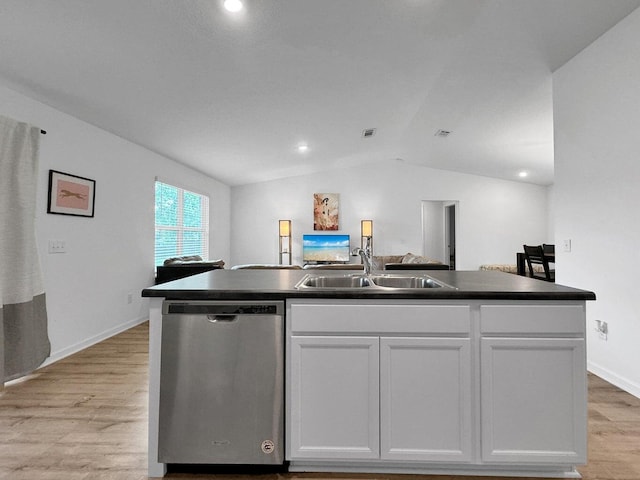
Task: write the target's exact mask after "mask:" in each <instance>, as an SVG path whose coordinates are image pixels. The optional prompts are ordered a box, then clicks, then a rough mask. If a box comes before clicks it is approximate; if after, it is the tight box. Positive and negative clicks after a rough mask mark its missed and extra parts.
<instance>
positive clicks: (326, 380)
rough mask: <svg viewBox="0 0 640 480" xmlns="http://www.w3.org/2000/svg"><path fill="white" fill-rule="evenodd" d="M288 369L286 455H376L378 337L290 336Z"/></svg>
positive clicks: (307, 456)
mask: <svg viewBox="0 0 640 480" xmlns="http://www.w3.org/2000/svg"><path fill="white" fill-rule="evenodd" d="M291 370H292V371H291V385H290V401H291V405H290V407H291V425H290V426H289V432H290V433H291V435H290V438H289V441H290V442H291V449H290V451H291V458H292V459H311V458H331V459H370V458H378V456H379V443H380V442H379V397H378V391H379V341H378V338H377V337H319V336H309V337H295V336H294V337H292V338H291Z"/></svg>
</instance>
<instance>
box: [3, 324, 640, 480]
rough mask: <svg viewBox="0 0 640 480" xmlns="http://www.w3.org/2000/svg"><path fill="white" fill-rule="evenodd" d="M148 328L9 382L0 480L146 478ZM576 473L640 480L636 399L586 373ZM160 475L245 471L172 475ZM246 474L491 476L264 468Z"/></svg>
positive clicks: (275, 477)
mask: <svg viewBox="0 0 640 480" xmlns="http://www.w3.org/2000/svg"><path fill="white" fill-rule="evenodd" d="M148 333H149V332H148V324H143V325H140V326H138V327H135V328H133V329H131V330H129V331H127V332H124V333H122V334H120V335H117V336H115V337H113V338H111V339H109V340H106V341H104V342H102V343H100V344H98V345H95V346H93V347H91V348H88V349H86V350H84V351H82V352H80V353H77V354H75V355H73V356H71V357H68V358H66V359H64V360H61V361H59V362H57V363H55V364H53V365H50V366H48V367H46V368H43V369H41V370H39V371H38V372H37V373H36V374H34V375H32V376H30V377H29V378H28V379H27V380H25V381H22V382H20V383H17V384H13V385H9V386H7V387H6V388H5V391H4V393H3V394H1V395H0V480H22V479H25V480H27V479H28V480H45V479H46V480H49V479H55V480H58V479H59V480H116V479H117V480H142V479H147V478H148V477H147V476H146V464H147V394H148V391H147V365H148V362H147V353H148V349H147V345H148V344H147V342H148ZM579 470H580V472H581V473H582V476H583V478H584V479H586V480H640V399H637V398H635V397H633V396H632V395H629V394H628V393H625V392H623V391H621V390H619V389H617V388H616V387H613V386H612V385H610V384H608V383H607V382H605V381H603V380H601V379H599V378H597V377H595V376H593V375H590V376H589V463H588V465H586V466H583V467H580V468H579ZM165 478H171V479H178V478H180V479H187V478H189V479H195V480H208V479H216V480H226V479H231V480H243V479H246V478H247V477H246V476H233V475H210V474H202V473H201V474H186V473H183V474H177V473H172V474H170V475H168V476H167V477H165ZM251 478H252V479H254V480H298V479H325V478H331V479H332V480H352V479H354V480H355V479H358V480H400V479H402V480H471V479H483V480H488V478H489V477H454V476H406V475H351V474H348V475H347V474H335V475H333V474H332V475H326V474H287V475H282V474H265V475H255V476H252V477H251ZM503 480H504V479H503ZM520 480H522V479H520Z"/></svg>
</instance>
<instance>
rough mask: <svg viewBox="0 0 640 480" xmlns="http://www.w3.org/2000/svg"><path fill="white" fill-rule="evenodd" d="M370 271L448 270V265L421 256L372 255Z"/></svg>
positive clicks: (411, 254) (407, 254) (408, 254)
mask: <svg viewBox="0 0 640 480" xmlns="http://www.w3.org/2000/svg"><path fill="white" fill-rule="evenodd" d="M371 268H372V270H449V265H447V264H446V263H442V262H440V261H438V260H434V259H432V258H428V257H425V256H422V255H415V254H413V253H406V254H404V255H374V256H373V257H372V258H371Z"/></svg>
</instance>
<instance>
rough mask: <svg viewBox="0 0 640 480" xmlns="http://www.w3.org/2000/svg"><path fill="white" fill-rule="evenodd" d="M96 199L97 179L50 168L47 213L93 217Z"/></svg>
mask: <svg viewBox="0 0 640 480" xmlns="http://www.w3.org/2000/svg"><path fill="white" fill-rule="evenodd" d="M95 200H96V182H95V180H91V179H89V178H84V177H78V176H77V175H71V174H69V173H63V172H58V171H56V170H49V199H48V201H47V213H56V214H59V215H75V216H78V217H93V210H94V203H95Z"/></svg>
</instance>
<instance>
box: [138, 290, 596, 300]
mask: <svg viewBox="0 0 640 480" xmlns="http://www.w3.org/2000/svg"><path fill="white" fill-rule="evenodd" d="M142 296H143V297H156V298H165V299H168V300H287V299H292V298H311V299H313V298H317V299H329V298H335V299H359V300H367V299H378V300H380V299H383V300H391V299H393V300H535V301H540V300H567V301H569V300H574V301H575V300H578V301H586V300H595V299H596V296H595V294H594V293H593V292H589V291H571V292H504V291H498V292H489V291H464V292H461V291H459V290H445V291H439V292H433V291H429V292H423V291H418V292H411V291H409V292H407V291H394V292H389V293H386V292H369V291H367V292H362V291H354V290H349V291H314V292H308V291H299V290H285V291H282V290H280V291H277V292H273V291H255V290H171V289H167V290H149V289H145V290H143V291H142Z"/></svg>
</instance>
